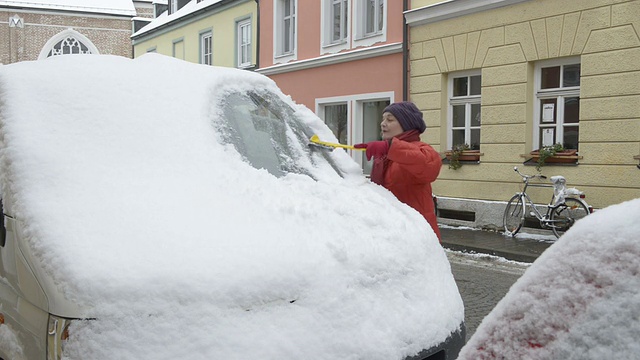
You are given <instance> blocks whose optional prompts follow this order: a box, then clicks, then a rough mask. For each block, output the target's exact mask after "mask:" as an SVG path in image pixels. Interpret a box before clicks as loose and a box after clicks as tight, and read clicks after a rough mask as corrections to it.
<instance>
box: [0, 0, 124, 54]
mask: <svg viewBox="0 0 640 360" xmlns="http://www.w3.org/2000/svg"><path fill="white" fill-rule="evenodd" d="M15 15H17V16H19V17H20V18H22V24H23V27H10V26H9V25H10V21H9V19H10V18H12V17H14V16H15ZM69 28H73V30H75V31H77V32H79V33H80V34H82V35H84V36H85V37H87V38H88V39H89V40H90V41H91V42H92V43H93V45H94V46H95V47H96V48H97V49H98V51H99V52H100V54H111V55H120V56H124V57H129V58H130V57H132V47H131V39H130V35H131V19H130V18H128V17H96V16H95V15H93V16H83V15H67V14H61V13H51V14H46V13H43V12H38V13H30V12H14V11H7V10H4V9H3V10H0V62H2V63H3V64H9V63H13V62H18V61H28V60H37V59H38V56H39V55H40V52H41V51H42V49H43V47H44V46H45V44H46V43H47V41H49V39H51V38H52V37H54V36H56V35H57V34H59V33H60V32H62V31H64V30H66V29H69Z"/></svg>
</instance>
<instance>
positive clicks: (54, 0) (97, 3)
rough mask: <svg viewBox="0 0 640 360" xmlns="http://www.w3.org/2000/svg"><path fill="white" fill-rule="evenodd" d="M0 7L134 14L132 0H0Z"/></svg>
mask: <svg viewBox="0 0 640 360" xmlns="http://www.w3.org/2000/svg"><path fill="white" fill-rule="evenodd" d="M0 7H16V8H30V9H47V10H61V11H74V12H88V13H100V14H110V15H126V16H135V15H136V9H135V7H134V5H133V1H132V0H0Z"/></svg>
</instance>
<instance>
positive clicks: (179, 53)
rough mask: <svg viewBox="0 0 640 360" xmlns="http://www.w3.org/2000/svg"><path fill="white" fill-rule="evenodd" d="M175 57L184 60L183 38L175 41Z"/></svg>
mask: <svg viewBox="0 0 640 360" xmlns="http://www.w3.org/2000/svg"><path fill="white" fill-rule="evenodd" d="M173 57H174V58H177V59H182V60H184V40H183V39H182V38H180V39H178V40H174V41H173Z"/></svg>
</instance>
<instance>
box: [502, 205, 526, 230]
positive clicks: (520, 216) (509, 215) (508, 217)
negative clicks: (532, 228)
mask: <svg viewBox="0 0 640 360" xmlns="http://www.w3.org/2000/svg"><path fill="white" fill-rule="evenodd" d="M502 220H503V223H504V231H505V233H506V234H509V235H511V236H515V235H516V234H517V233H518V231H520V228H521V227H522V224H524V203H523V202H522V196H520V195H513V197H512V198H511V200H509V202H508V203H507V207H506V208H505V209H504V217H503V218H502Z"/></svg>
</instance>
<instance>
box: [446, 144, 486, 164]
mask: <svg viewBox="0 0 640 360" xmlns="http://www.w3.org/2000/svg"><path fill="white" fill-rule="evenodd" d="M444 154H445V156H446V157H447V160H449V169H453V170H457V169H459V168H460V167H462V163H461V161H478V160H480V150H471V148H470V147H469V145H468V144H459V145H454V146H453V148H452V149H451V150H448V151H445V153H444Z"/></svg>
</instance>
